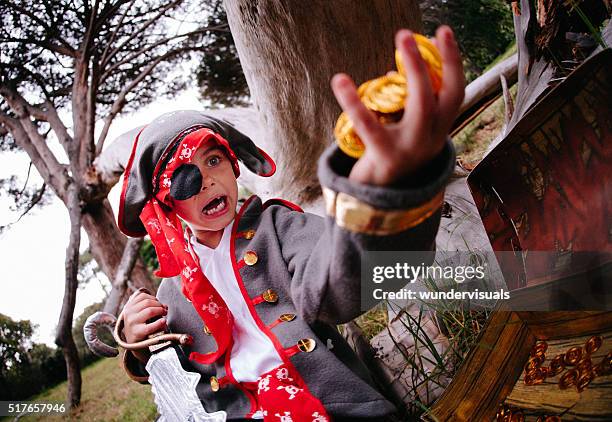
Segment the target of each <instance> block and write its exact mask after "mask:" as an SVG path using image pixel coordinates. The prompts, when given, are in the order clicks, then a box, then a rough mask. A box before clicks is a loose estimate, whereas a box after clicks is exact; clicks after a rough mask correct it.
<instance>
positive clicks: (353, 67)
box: [224, 0, 421, 205]
mask: <svg viewBox="0 0 612 422" xmlns="http://www.w3.org/2000/svg"><path fill="white" fill-rule="evenodd" d="M224 5H225V8H226V10H227V17H228V21H229V24H230V29H231V31H232V35H233V37H234V40H235V43H236V48H237V50H238V54H239V57H240V62H241V64H242V68H243V69H244V73H245V75H246V79H247V82H248V85H249V89H250V91H251V96H252V98H253V102H254V105H255V107H256V109H257V111H258V112H259V118H260V119H261V121H262V126H263V130H264V133H265V137H266V138H268V139H272V140H273V143H274V150H273V151H269V153H270V154H271V155H272V157H273V158H274V159H275V161H276V163H277V167H278V169H277V174H276V175H275V176H274V177H273V184H274V188H273V190H274V191H275V192H276V193H277V194H279V195H281V196H282V197H283V198H287V199H290V200H293V201H296V202H298V203H300V204H301V205H302V204H303V205H307V203H308V202H311V201H313V200H315V199H317V198H318V197H319V196H320V194H321V191H320V186H319V183H318V181H317V178H316V171H315V169H316V159H317V158H318V156H319V155H320V153H321V152H322V150H323V149H324V147H325V146H326V145H328V144H329V143H330V142H332V140H333V136H332V130H333V127H334V124H335V121H336V119H337V117H338V115H339V114H340V111H341V110H340V107H339V106H338V104H337V103H336V100H335V99H334V96H333V94H332V91H331V88H330V85H329V82H330V79H331V77H332V76H333V74H335V73H337V72H347V73H348V74H350V75H351V76H352V77H353V78H354V80H355V82H356V83H357V84H359V83H361V82H364V81H366V80H368V79H372V78H374V77H377V76H381V75H383V74H385V73H386V72H388V71H390V70H393V69H395V63H394V59H393V57H394V55H393V52H394V35H395V33H396V32H397V30H398V29H400V28H404V27H405V28H410V29H412V30H415V31H421V15H420V11H419V7H418V2H417V1H414V0H412V1H400V0H386V1H371V0H356V1H354V0H338V1H333V2H330V1H327V0H314V1H308V2H302V1H281V0H225V2H224Z"/></svg>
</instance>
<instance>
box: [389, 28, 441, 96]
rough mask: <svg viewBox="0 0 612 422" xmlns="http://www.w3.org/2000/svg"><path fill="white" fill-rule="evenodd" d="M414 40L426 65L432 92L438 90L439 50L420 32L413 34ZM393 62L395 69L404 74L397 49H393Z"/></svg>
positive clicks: (439, 74) (439, 72)
mask: <svg viewBox="0 0 612 422" xmlns="http://www.w3.org/2000/svg"><path fill="white" fill-rule="evenodd" d="M414 40H415V41H416V45H417V48H418V49H419V53H421V57H422V58H423V61H424V62H425V64H426V65H427V73H429V79H431V87H432V88H433V91H434V93H436V94H437V93H438V92H440V88H441V87H442V56H440V52H439V51H438V49H437V48H436V46H435V45H434V43H432V42H431V41H429V39H428V38H427V37H424V36H423V35H420V34H414ZM395 64H396V65H397V70H398V71H399V73H401V74H402V75H404V76H405V75H406V70H405V68H404V64H403V63H402V57H401V54H400V52H399V50H395Z"/></svg>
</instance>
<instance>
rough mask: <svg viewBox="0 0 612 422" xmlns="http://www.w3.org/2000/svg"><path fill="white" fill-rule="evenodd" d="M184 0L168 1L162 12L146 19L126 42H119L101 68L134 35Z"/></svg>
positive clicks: (101, 65)
mask: <svg viewBox="0 0 612 422" xmlns="http://www.w3.org/2000/svg"><path fill="white" fill-rule="evenodd" d="M182 1H183V0H174V1H173V2H170V3H168V4H167V5H166V6H165V7H163V8H162V9H161V10H160V12H159V13H158V14H157V15H155V16H153V17H152V18H151V19H149V20H148V21H146V22H145V23H144V24H143V26H142V27H141V28H140V30H138V31H134V32H133V33H132V36H130V37H128V38H127V39H126V40H125V41H124V42H122V43H121V44H119V45H118V46H117V47H115V48H114V49H113V50H112V51H111V52H110V54H109V55H108V56H107V58H106V60H105V61H103V62H101V63H100V68H101V69H104V68H105V67H106V65H108V63H109V61H110V60H111V59H112V58H113V57H114V56H115V55H116V54H117V53H119V52H120V51H121V49H122V48H123V47H125V46H126V45H127V44H128V43H129V42H130V41H132V40H133V39H134V37H136V35H138V34H140V33H142V32H143V31H145V30H146V29H147V28H148V27H149V26H151V25H152V24H153V23H155V22H156V21H157V20H158V19H159V18H160V17H162V16H163V15H164V14H165V13H166V12H167V11H168V10H170V9H172V8H174V7H176V6H178V5H179V4H180V3H181V2H182Z"/></svg>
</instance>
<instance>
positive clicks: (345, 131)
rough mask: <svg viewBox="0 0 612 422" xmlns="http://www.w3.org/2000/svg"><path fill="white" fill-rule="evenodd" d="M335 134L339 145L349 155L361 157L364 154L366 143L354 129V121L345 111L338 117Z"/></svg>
mask: <svg viewBox="0 0 612 422" xmlns="http://www.w3.org/2000/svg"><path fill="white" fill-rule="evenodd" d="M334 136H335V138H336V142H337V143H338V147H340V149H341V150H342V152H344V153H345V154H346V155H348V156H349V157H353V158H359V157H361V156H362V155H363V152H364V151H365V145H364V144H363V142H361V139H359V136H357V134H356V133H355V131H354V130H353V122H351V120H350V119H349V117H348V114H346V113H344V112H343V113H341V114H340V117H338V121H337V122H336V127H335V128H334Z"/></svg>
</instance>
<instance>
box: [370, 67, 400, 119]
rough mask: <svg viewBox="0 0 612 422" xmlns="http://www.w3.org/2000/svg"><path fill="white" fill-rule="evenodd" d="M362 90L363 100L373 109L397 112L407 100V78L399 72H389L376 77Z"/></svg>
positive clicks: (383, 111) (382, 111)
mask: <svg viewBox="0 0 612 422" xmlns="http://www.w3.org/2000/svg"><path fill="white" fill-rule="evenodd" d="M364 85H366V86H365V88H364V89H363V90H362V92H363V94H362V95H361V101H362V102H363V103H364V104H365V105H366V107H367V108H369V109H370V110H372V111H379V112H381V113H396V112H398V111H400V110H402V109H403V108H404V101H406V95H407V94H408V92H407V90H406V78H404V77H403V76H402V75H400V74H399V73H397V72H389V73H388V74H386V75H385V76H381V77H380V78H376V79H374V80H372V81H369V82H368V83H366V84H364Z"/></svg>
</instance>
